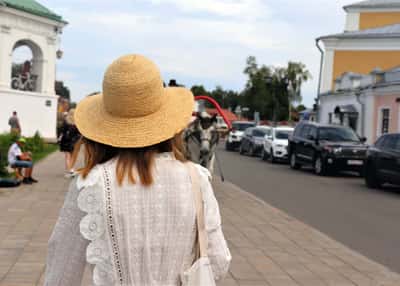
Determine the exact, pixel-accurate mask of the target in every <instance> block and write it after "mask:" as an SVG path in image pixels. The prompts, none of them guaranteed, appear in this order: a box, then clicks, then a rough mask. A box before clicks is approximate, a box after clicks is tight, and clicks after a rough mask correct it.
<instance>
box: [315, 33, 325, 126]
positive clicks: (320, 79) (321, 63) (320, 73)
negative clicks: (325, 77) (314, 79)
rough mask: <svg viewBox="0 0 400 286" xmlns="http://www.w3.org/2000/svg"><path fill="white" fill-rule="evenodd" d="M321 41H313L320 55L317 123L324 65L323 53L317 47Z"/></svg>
mask: <svg viewBox="0 0 400 286" xmlns="http://www.w3.org/2000/svg"><path fill="white" fill-rule="evenodd" d="M320 40H321V39H320V38H318V39H316V41H315V45H316V46H317V48H318V50H319V51H320V53H321V60H320V64H319V79H318V90H317V102H316V104H317V122H319V100H320V95H321V81H322V66H323V63H324V51H323V50H322V48H321V47H320V45H319V41H320Z"/></svg>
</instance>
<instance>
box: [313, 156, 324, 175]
mask: <svg viewBox="0 0 400 286" xmlns="http://www.w3.org/2000/svg"><path fill="white" fill-rule="evenodd" d="M314 172H315V174H317V175H318V176H325V175H326V173H327V171H326V164H325V162H324V160H323V158H322V157H321V155H318V156H317V158H315V160H314Z"/></svg>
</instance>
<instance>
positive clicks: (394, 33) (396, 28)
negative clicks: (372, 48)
mask: <svg viewBox="0 0 400 286" xmlns="http://www.w3.org/2000/svg"><path fill="white" fill-rule="evenodd" d="M376 38H400V24H394V25H389V26H384V27H380V28H373V29H366V30H361V31H351V32H344V33H341V34H333V35H328V36H322V37H320V38H318V39H317V40H324V39H376Z"/></svg>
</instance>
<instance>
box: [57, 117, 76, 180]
mask: <svg viewBox="0 0 400 286" xmlns="http://www.w3.org/2000/svg"><path fill="white" fill-rule="evenodd" d="M74 112H75V109H70V110H69V112H68V113H67V114H66V116H65V120H64V123H63V126H62V128H61V132H60V138H59V143H60V151H61V152H64V154H65V169H66V177H70V176H72V175H73V174H74V169H73V167H74V166H73V160H72V154H73V151H74V146H75V144H76V142H77V141H78V140H79V138H80V136H81V135H80V133H79V131H78V129H77V127H76V125H75V120H74Z"/></svg>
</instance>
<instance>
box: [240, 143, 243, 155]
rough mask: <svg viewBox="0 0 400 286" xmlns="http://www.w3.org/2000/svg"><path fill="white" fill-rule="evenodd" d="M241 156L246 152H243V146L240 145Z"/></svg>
mask: <svg viewBox="0 0 400 286" xmlns="http://www.w3.org/2000/svg"><path fill="white" fill-rule="evenodd" d="M239 154H240V155H243V154H244V150H243V145H242V144H240V146H239Z"/></svg>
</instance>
